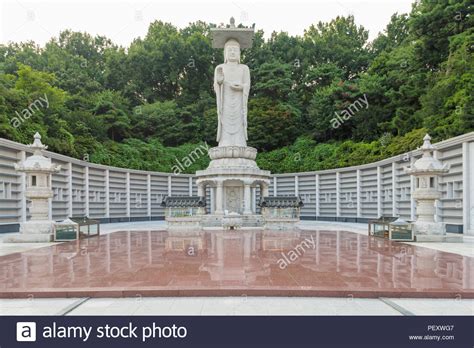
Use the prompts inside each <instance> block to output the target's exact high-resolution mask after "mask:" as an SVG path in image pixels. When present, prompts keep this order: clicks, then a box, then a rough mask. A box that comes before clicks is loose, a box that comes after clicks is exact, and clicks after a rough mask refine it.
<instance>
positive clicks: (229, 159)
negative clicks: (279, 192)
mask: <svg viewBox="0 0 474 348" xmlns="http://www.w3.org/2000/svg"><path fill="white" fill-rule="evenodd" d="M256 156H257V150H256V149H254V148H252V147H248V146H224V147H215V148H211V149H210V150H209V157H210V158H211V162H210V164H209V167H208V168H207V169H206V170H200V171H197V172H196V177H197V180H196V183H197V185H198V192H205V188H206V186H207V187H209V188H211V190H210V191H211V194H214V197H212V198H211V201H213V202H215V207H214V208H213V210H211V211H209V212H208V213H209V214H210V216H208V217H203V220H202V224H203V226H205V227H211V226H221V227H222V226H223V225H224V224H225V221H227V220H226V218H227V217H229V216H233V218H236V216H242V217H244V218H242V220H241V221H242V223H241V225H242V226H244V227H258V226H263V219H262V218H261V215H260V214H257V212H256V209H255V204H252V201H253V200H254V199H255V192H256V190H257V188H260V194H261V195H263V196H265V195H268V186H269V185H270V172H269V171H266V170H260V168H258V166H257V163H256V162H255V158H256ZM211 209H212V207H211ZM257 215H258V216H257Z"/></svg>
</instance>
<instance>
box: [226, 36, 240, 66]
mask: <svg viewBox="0 0 474 348" xmlns="http://www.w3.org/2000/svg"><path fill="white" fill-rule="evenodd" d="M224 62H225V63H227V62H231V63H235V62H237V63H240V44H239V42H238V41H237V40H234V39H230V40H228V41H227V42H226V43H225V45H224Z"/></svg>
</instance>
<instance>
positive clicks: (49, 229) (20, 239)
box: [3, 220, 54, 243]
mask: <svg viewBox="0 0 474 348" xmlns="http://www.w3.org/2000/svg"><path fill="white" fill-rule="evenodd" d="M53 224H54V221H48V220H31V221H26V222H22V223H21V224H20V233H15V234H13V235H12V236H10V237H7V238H5V239H4V240H3V241H4V243H48V242H52V241H53Z"/></svg>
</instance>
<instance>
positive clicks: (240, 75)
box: [214, 39, 250, 147]
mask: <svg viewBox="0 0 474 348" xmlns="http://www.w3.org/2000/svg"><path fill="white" fill-rule="evenodd" d="M214 90H215V92H216V99H217V119H218V127H217V141H218V143H219V147H223V146H244V147H245V146H247V102H248V97H249V90H250V71H249V68H248V66H247V65H245V64H240V45H239V42H238V41H236V40H234V39H230V40H228V41H226V43H225V46H224V64H220V65H218V66H217V67H216V70H215V73H214Z"/></svg>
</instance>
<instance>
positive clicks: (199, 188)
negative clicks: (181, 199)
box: [197, 183, 206, 214]
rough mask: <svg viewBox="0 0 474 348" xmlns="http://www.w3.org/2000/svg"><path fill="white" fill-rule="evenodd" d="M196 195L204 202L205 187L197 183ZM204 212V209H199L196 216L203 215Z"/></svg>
mask: <svg viewBox="0 0 474 348" xmlns="http://www.w3.org/2000/svg"><path fill="white" fill-rule="evenodd" d="M197 195H198V197H204V200H205V199H206V198H205V197H206V185H204V184H202V183H199V184H198V185H197ZM205 213H206V210H205V208H204V207H201V208H199V209H198V214H205Z"/></svg>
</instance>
